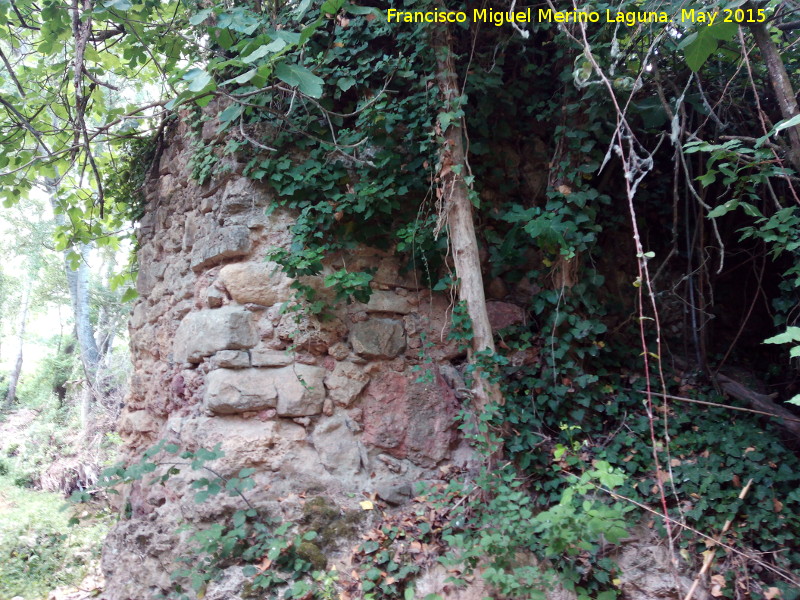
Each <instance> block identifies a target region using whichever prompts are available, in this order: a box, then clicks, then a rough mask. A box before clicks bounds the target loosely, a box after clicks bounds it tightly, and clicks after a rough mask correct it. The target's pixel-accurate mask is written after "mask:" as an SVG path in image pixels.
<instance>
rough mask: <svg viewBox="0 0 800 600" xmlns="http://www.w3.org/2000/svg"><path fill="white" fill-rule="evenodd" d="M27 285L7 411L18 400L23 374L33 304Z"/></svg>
mask: <svg viewBox="0 0 800 600" xmlns="http://www.w3.org/2000/svg"><path fill="white" fill-rule="evenodd" d="M27 283H28V285H26V286H25V289H24V290H23V291H22V308H21V311H20V316H19V327H18V329H17V331H18V333H17V339H18V341H19V350H18V351H17V360H16V361H15V363H14V369H13V370H12V371H11V375H10V376H9V380H8V393H7V394H6V401H5V407H6V409H9V408H11V406H12V405H13V404H14V402H15V401H16V399H17V384H18V383H19V376H20V374H21V373H22V359H23V353H24V343H25V327H26V326H27V324H28V309H29V308H30V304H31V286H30V282H27Z"/></svg>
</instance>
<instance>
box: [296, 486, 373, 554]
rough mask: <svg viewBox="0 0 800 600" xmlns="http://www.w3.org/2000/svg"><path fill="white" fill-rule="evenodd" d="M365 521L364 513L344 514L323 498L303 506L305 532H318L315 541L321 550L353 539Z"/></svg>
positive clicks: (310, 501)
mask: <svg viewBox="0 0 800 600" xmlns="http://www.w3.org/2000/svg"><path fill="white" fill-rule="evenodd" d="M363 520H364V513H363V511H358V510H348V511H344V512H342V511H341V510H340V509H339V507H338V506H336V504H334V503H333V502H331V501H330V500H329V499H328V498H325V497H323V496H317V497H316V498H312V499H311V500H309V501H308V502H306V503H305V505H304V506H303V518H302V523H303V525H304V530H305V531H316V532H317V538H316V540H315V541H316V543H317V544H319V546H320V547H321V548H328V547H330V546H333V545H335V544H336V543H337V542H339V541H341V540H343V539H347V538H350V537H353V535H354V534H355V533H356V529H357V527H358V525H359V524H360V523H361V522H362V521H363Z"/></svg>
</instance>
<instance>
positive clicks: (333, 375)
mask: <svg viewBox="0 0 800 600" xmlns="http://www.w3.org/2000/svg"><path fill="white" fill-rule="evenodd" d="M368 381H369V375H367V374H366V373H364V369H363V368H361V367H358V366H356V365H354V364H353V363H349V362H337V363H336V366H335V367H334V368H333V371H331V372H330V373H328V374H327V375H326V376H325V388H326V389H327V390H328V397H330V398H331V400H333V401H334V402H336V404H339V405H340V406H344V407H349V406H350V405H351V404H352V403H353V401H354V400H355V399H356V398H357V397H358V395H359V394H360V393H361V391H362V390H363V389H364V387H365V386H366V385H367V382H368Z"/></svg>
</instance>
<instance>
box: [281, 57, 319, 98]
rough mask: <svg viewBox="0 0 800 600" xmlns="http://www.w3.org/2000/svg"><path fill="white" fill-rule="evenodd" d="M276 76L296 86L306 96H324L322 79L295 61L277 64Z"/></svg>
mask: <svg viewBox="0 0 800 600" xmlns="http://www.w3.org/2000/svg"><path fill="white" fill-rule="evenodd" d="M275 76H276V77H277V78H278V79H280V80H281V81H283V82H284V83H287V84H289V85H290V86H292V87H296V88H297V89H298V90H300V91H301V92H302V93H303V94H305V95H306V96H310V97H311V98H321V97H322V84H323V81H322V79H320V78H319V77H317V76H316V75H314V74H313V73H312V72H311V71H309V70H308V69H306V68H305V67H303V66H300V65H296V64H293V63H285V62H284V63H280V64H278V65H276V66H275Z"/></svg>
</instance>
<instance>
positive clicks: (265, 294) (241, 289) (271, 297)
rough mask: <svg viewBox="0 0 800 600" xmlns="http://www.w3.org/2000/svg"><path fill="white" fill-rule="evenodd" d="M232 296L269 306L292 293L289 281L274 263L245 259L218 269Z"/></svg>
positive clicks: (241, 301) (283, 299)
mask: <svg viewBox="0 0 800 600" xmlns="http://www.w3.org/2000/svg"><path fill="white" fill-rule="evenodd" d="M219 278H220V281H221V282H222V283H223V284H224V285H225V288H226V289H227V290H228V293H229V294H230V295H231V298H233V299H234V300H236V302H238V303H239V304H247V303H254V304H261V305H263V306H272V305H274V304H278V303H279V302H285V301H286V300H288V299H289V298H290V297H291V296H292V289H291V288H290V287H289V286H290V285H291V283H292V280H291V279H289V278H288V277H286V276H285V275H284V274H283V273H281V272H280V268H279V267H278V265H277V264H275V263H262V262H255V263H254V262H245V263H233V264H230V265H225V266H224V267H222V270H221V271H220V272H219Z"/></svg>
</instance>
